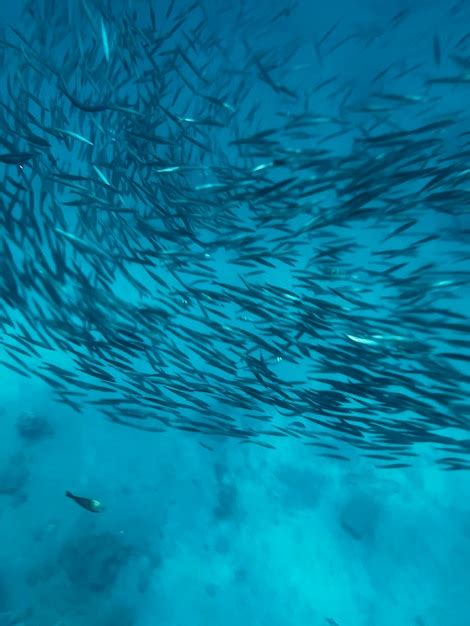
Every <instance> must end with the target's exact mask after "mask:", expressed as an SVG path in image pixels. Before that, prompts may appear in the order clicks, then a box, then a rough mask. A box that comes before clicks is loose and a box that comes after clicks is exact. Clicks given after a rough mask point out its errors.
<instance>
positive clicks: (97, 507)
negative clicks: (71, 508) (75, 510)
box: [65, 491, 104, 513]
mask: <svg viewBox="0 0 470 626" xmlns="http://www.w3.org/2000/svg"><path fill="white" fill-rule="evenodd" d="M65 495H66V497H67V498H70V499H71V500H73V501H74V502H76V503H77V504H78V505H79V506H81V507H82V508H83V509H86V510H87V511H90V512H91V513H102V512H103V511H104V506H103V504H102V503H101V502H100V501H99V500H93V499H91V498H84V497H82V496H75V495H73V493H71V492H70V491H66V492H65Z"/></svg>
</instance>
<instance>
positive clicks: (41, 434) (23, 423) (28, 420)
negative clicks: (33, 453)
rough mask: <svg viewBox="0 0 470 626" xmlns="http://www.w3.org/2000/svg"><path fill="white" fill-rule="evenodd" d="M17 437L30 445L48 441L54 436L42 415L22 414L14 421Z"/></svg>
mask: <svg viewBox="0 0 470 626" xmlns="http://www.w3.org/2000/svg"><path fill="white" fill-rule="evenodd" d="M16 430H17V432H18V435H19V436H20V437H21V438H22V439H24V440H25V441H29V442H31V443H33V442H37V441H41V440H43V439H48V438H50V437H52V436H53V435H54V431H53V429H52V426H51V424H50V423H49V421H48V420H47V418H45V417H44V416H42V415H35V414H34V413H22V414H21V415H20V416H19V417H18V419H17V421H16Z"/></svg>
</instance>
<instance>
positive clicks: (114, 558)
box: [59, 533, 134, 592]
mask: <svg viewBox="0 0 470 626" xmlns="http://www.w3.org/2000/svg"><path fill="white" fill-rule="evenodd" d="M133 552H134V551H133V549H132V548H131V547H130V546H128V545H126V544H125V543H124V542H123V540H122V538H121V537H120V535H114V534H112V533H100V534H92V535H85V536H83V537H77V538H73V539H71V540H70V541H68V542H67V543H66V544H65V545H64V546H63V548H62V550H61V553H60V557H59V559H60V563H61V565H62V567H63V569H64V570H65V573H66V574H67V576H68V578H69V580H70V581H71V582H72V583H73V584H74V585H77V586H78V587H82V588H85V589H87V590H89V591H93V592H102V591H107V590H109V589H111V588H112V586H113V585H114V583H115V582H116V580H117V579H118V576H119V574H120V572H121V570H122V569H123V568H124V567H125V566H126V564H127V563H128V561H129V559H130V557H131V556H132V554H133Z"/></svg>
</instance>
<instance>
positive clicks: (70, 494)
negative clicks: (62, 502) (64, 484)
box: [65, 491, 74, 498]
mask: <svg viewBox="0 0 470 626" xmlns="http://www.w3.org/2000/svg"><path fill="white" fill-rule="evenodd" d="M65 495H66V496H67V498H73V497H74V495H73V493H71V492H70V491H66V492H65Z"/></svg>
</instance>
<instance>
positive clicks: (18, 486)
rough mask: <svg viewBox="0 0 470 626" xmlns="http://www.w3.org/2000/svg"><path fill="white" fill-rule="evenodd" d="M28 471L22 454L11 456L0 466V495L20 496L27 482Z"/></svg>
mask: <svg viewBox="0 0 470 626" xmlns="http://www.w3.org/2000/svg"><path fill="white" fill-rule="evenodd" d="M28 478H29V469H28V466H27V463H26V459H25V457H24V455H23V454H21V453H17V454H12V455H11V456H10V457H9V458H8V459H6V460H5V461H4V462H3V463H2V464H1V465H0V495H8V496H12V495H20V494H21V493H22V492H23V490H24V488H25V486H26V483H27V482H28Z"/></svg>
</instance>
